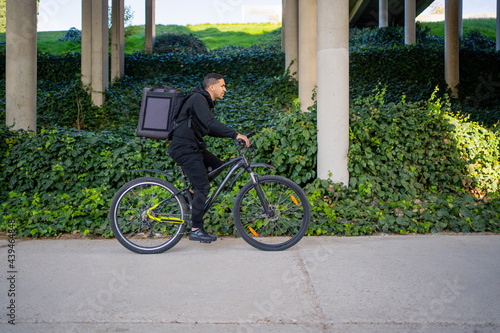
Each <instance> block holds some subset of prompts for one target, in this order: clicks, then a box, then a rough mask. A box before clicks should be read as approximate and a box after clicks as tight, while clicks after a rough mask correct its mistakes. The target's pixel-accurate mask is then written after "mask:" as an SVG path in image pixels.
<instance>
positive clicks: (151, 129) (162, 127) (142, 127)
mask: <svg viewBox="0 0 500 333" xmlns="http://www.w3.org/2000/svg"><path fill="white" fill-rule="evenodd" d="M189 96H191V94H188V95H185V94H182V93H180V92H179V91H177V90H175V89H174V88H171V87H160V88H144V90H143V93H142V104H141V112H140V113H139V122H138V123H137V131H136V135H137V136H140V137H144V138H151V139H158V140H171V139H172V133H173V131H174V129H175V128H176V127H177V123H176V122H175V119H176V118H177V116H178V115H179V113H180V111H181V109H182V106H183V105H184V102H185V101H186V100H187V99H188V97H189Z"/></svg>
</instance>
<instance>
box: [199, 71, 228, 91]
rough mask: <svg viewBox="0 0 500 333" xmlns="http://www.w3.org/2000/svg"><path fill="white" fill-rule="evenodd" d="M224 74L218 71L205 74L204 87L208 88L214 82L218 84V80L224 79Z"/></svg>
mask: <svg viewBox="0 0 500 333" xmlns="http://www.w3.org/2000/svg"><path fill="white" fill-rule="evenodd" d="M223 78H224V76H222V75H220V74H217V73H210V74H207V75H206V76H205V78H204V79H203V88H205V89H207V88H208V87H210V86H211V85H212V84H216V83H217V81H219V80H220V79H223Z"/></svg>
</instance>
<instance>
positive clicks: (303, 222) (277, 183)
mask: <svg viewBox="0 0 500 333" xmlns="http://www.w3.org/2000/svg"><path fill="white" fill-rule="evenodd" d="M258 184H259V185H260V187H261V188H262V192H263V193H264V196H265V199H266V200H267V202H268V203H269V207H270V209H271V214H270V215H266V214H265V212H264V208H263V206H262V204H261V201H260V199H259V197H258V195H257V191H256V190H255V185H254V184H253V183H252V182H249V183H247V184H246V185H245V186H243V188H242V189H241V190H240V192H239V193H238V195H237V196H236V199H235V202H234V205H233V218H234V224H235V226H236V229H237V230H238V232H239V234H240V235H241V237H242V238H243V239H244V240H245V241H246V242H247V243H248V244H250V245H251V246H253V247H255V248H257V249H259V250H263V251H282V250H286V249H288V248H290V247H292V246H294V245H295V244H297V243H298V242H299V241H300V240H301V239H302V237H303V236H304V234H305V233H306V231H307V228H308V227H309V221H310V215H311V207H310V204H309V201H308V200H307V196H306V195H305V193H304V191H302V189H301V188H300V187H299V186H298V185H297V184H295V183H294V182H293V181H291V180H290V179H288V178H285V177H281V176H275V175H268V176H262V177H259V178H258Z"/></svg>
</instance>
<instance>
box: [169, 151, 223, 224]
mask: <svg viewBox="0 0 500 333" xmlns="http://www.w3.org/2000/svg"><path fill="white" fill-rule="evenodd" d="M175 162H176V163H177V164H178V165H180V166H181V168H182V170H184V172H185V173H186V175H187V177H188V178H189V181H190V182H191V185H193V191H194V195H193V210H192V212H191V213H192V214H191V220H192V221H193V228H201V227H202V226H203V215H204V212H203V210H204V208H205V202H206V201H207V197H208V193H209V192H210V180H209V178H208V174H207V173H208V172H209V170H215V169H216V168H218V167H220V166H221V165H222V164H223V162H222V161H221V160H220V159H219V158H218V157H217V156H215V155H214V154H212V153H211V152H209V151H208V150H206V149H202V150H199V151H198V152H196V153H190V154H184V155H181V156H178V157H177V158H175Z"/></svg>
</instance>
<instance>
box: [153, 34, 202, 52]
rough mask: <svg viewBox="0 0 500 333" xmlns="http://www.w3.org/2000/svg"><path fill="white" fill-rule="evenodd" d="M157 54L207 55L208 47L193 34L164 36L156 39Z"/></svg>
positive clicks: (155, 48)
mask: <svg viewBox="0 0 500 333" xmlns="http://www.w3.org/2000/svg"><path fill="white" fill-rule="evenodd" d="M154 52H155V53H178V52H180V53H189V54H190V53H207V47H206V46H205V44H203V42H202V41H201V40H199V39H198V38H196V37H195V36H194V35H192V34H162V35H159V36H157V37H156V40H155V44H154Z"/></svg>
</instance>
